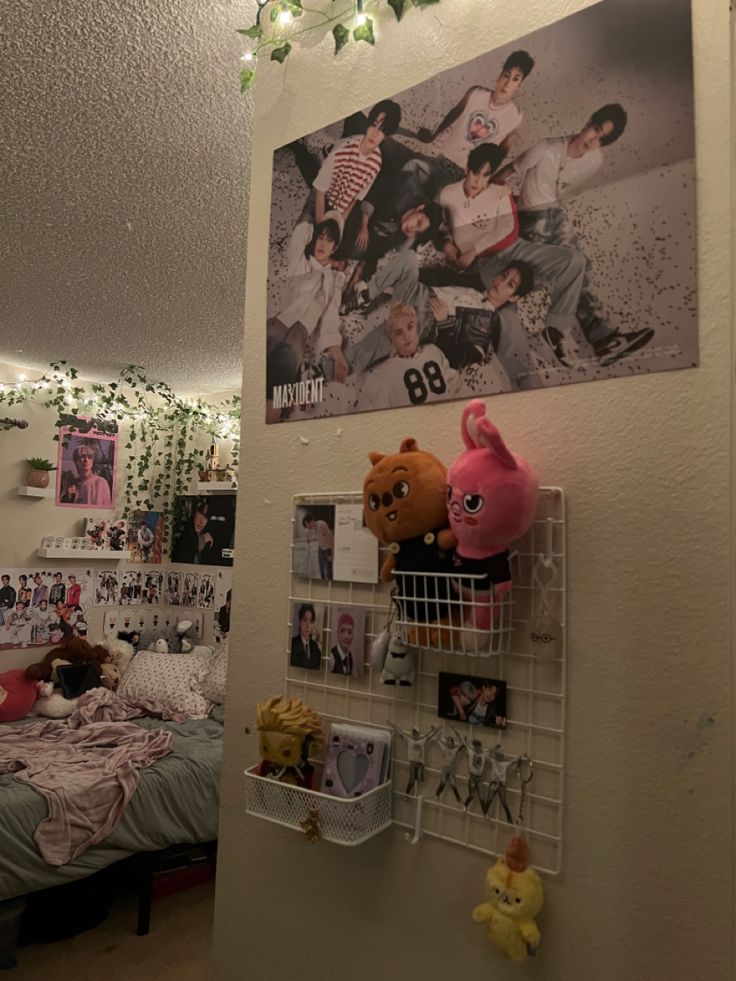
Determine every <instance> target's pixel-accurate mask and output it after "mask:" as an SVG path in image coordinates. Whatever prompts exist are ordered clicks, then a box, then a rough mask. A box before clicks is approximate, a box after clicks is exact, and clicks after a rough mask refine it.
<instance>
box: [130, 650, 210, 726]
mask: <svg viewBox="0 0 736 981" xmlns="http://www.w3.org/2000/svg"><path fill="white" fill-rule="evenodd" d="M210 660H211V658H209V657H208V656H206V655H201V654H158V653H156V652H154V651H139V652H138V654H137V655H136V656H135V657H134V658H133V660H132V661H131V663H130V667H129V668H128V670H127V671H126V673H125V677H124V678H123V680H122V681H121V682H120V687H119V688H118V695H119V696H120V697H121V698H124V699H126V700H127V701H130V702H134V701H135V700H136V698H141V697H145V698H151V699H153V700H154V701H156V702H160V703H161V704H162V705H163V706H164V707H165V708H167V709H170V710H171V711H172V712H180V713H181V714H182V715H186V716H187V718H189V719H206V718H207V716H208V715H209V712H210V709H211V708H212V701H211V700H210V699H207V698H205V697H204V696H203V695H201V694H200V693H199V692H197V691H193V690H192V684H191V682H192V677H193V676H194V675H195V674H200V673H201V672H202V670H203V669H205V668H206V667H207V664H208V663H209V661H210Z"/></svg>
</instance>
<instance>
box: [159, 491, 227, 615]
mask: <svg viewBox="0 0 736 981" xmlns="http://www.w3.org/2000/svg"><path fill="white" fill-rule="evenodd" d="M235 501H236V495H235V494H210V495H207V496H201V497H197V496H185V497H177V498H176V501H175V502H174V533H173V542H172V548H171V561H172V562H182V563H192V564H194V565H223V566H231V565H232V564H233V548H234V544H235V542H234V539H235ZM195 605H196V604H195Z"/></svg>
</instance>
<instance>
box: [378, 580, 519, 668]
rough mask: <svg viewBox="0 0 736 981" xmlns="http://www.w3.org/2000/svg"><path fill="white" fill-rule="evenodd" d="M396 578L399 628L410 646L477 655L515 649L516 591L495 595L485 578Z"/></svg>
mask: <svg viewBox="0 0 736 981" xmlns="http://www.w3.org/2000/svg"><path fill="white" fill-rule="evenodd" d="M395 577H396V585H395V587H394V590H393V593H392V596H393V599H394V600H395V603H396V606H395V609H396V611H397V613H396V619H395V620H394V625H395V627H396V629H397V631H398V633H399V636H400V638H401V640H402V641H403V642H404V643H405V644H409V645H410V646H412V647H421V648H422V649H423V650H426V651H438V652H447V653H451V654H467V655H470V656H471V657H488V656H490V655H493V654H504V653H506V652H507V651H508V650H509V647H510V643H511V632H512V615H511V614H512V599H511V592H510V591H509V592H505V593H504V594H503V595H502V596H498V597H496V596H491V594H490V592H489V590H488V586H487V583H484V580H485V577H484V576H482V575H463V576H458V575H457V574H456V573H427V572H411V573H404V574H400V573H395Z"/></svg>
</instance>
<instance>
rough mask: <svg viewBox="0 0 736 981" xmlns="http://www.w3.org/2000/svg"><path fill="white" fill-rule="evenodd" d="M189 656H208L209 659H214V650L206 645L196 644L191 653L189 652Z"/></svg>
mask: <svg viewBox="0 0 736 981" xmlns="http://www.w3.org/2000/svg"><path fill="white" fill-rule="evenodd" d="M187 654H206V655H207V657H212V648H211V647H207V645H206V644H195V645H194V647H193V648H192V649H191V651H187Z"/></svg>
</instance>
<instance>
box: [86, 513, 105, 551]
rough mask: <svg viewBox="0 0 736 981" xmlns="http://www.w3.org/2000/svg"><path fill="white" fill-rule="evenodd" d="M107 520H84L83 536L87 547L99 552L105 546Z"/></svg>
mask: <svg viewBox="0 0 736 981" xmlns="http://www.w3.org/2000/svg"><path fill="white" fill-rule="evenodd" d="M108 525H109V521H107V520H106V519H103V518H86V519H85V522H84V538H85V541H86V543H87V548H89V549H92V550H93V551H95V552H101V551H102V550H103V549H106V548H107V529H108Z"/></svg>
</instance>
